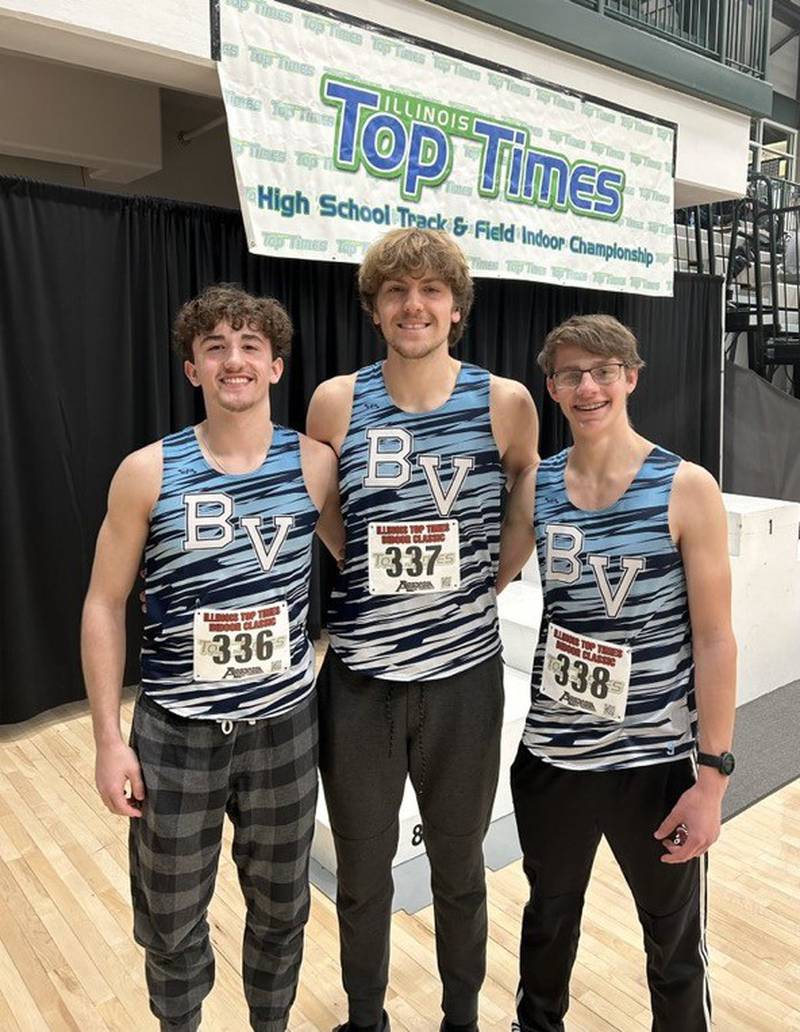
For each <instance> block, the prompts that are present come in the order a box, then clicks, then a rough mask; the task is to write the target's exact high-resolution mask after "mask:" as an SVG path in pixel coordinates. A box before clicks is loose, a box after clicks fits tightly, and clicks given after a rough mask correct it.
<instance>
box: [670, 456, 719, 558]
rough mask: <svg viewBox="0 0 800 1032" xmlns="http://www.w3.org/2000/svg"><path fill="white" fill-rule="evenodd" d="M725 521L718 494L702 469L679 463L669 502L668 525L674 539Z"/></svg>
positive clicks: (684, 461) (712, 479) (711, 477)
mask: <svg viewBox="0 0 800 1032" xmlns="http://www.w3.org/2000/svg"><path fill="white" fill-rule="evenodd" d="M724 521H725V506H724V504H723V501H722V492H721V491H720V489H719V484H718V483H717V481H716V480H715V479H714V477H713V476H712V475H711V473H709V471H708V470H707V469H705V468H704V467H703V466H699V465H697V463H694V462H687V461H686V460H681V463H680V465H679V466H678V468H677V470H676V472H675V478H674V480H673V486H672V496H671V498H670V525H671V526H672V528H673V536H674V537H675V538H676V539H680V538H682V537H685V536H686V535H687V534H692V533H695V532H697V533H704V532H705V530H708V529H709V528H710V527H711V526H713V525H714V524H715V523H716V524H720V523H721V522H724Z"/></svg>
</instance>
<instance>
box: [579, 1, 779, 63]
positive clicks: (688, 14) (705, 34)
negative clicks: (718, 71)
mask: <svg viewBox="0 0 800 1032" xmlns="http://www.w3.org/2000/svg"><path fill="white" fill-rule="evenodd" d="M572 2H573V3H577V4H580V5H581V6H582V7H588V8H590V9H591V10H594V11H597V12H598V13H599V14H604V15H607V16H608V17H609V18H617V19H619V20H620V21H623V22H626V23H627V24H629V25H635V26H636V27H637V28H639V29H643V30H644V31H645V32H649V33H651V34H653V35H656V36H662V37H663V38H664V39H668V40H671V41H672V42H673V43H678V44H679V45H680V46H682V47H687V48H688V49H690V50H695V51H697V52H698V53H700V54H704V55H705V56H706V57H709V58H711V59H712V60H715V61H719V62H721V63H722V64H725V65H728V66H729V67H731V68H735V69H737V71H740V72H744V73H745V74H747V75H752V76H755V77H756V78H758V79H763V78H764V77H765V74H766V69H767V54H768V43H769V21H770V10H771V0H572Z"/></svg>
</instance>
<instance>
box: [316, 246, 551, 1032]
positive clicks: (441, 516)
mask: <svg viewBox="0 0 800 1032" xmlns="http://www.w3.org/2000/svg"><path fill="white" fill-rule="evenodd" d="M359 290H360V294H361V300H362V304H363V305H364V307H365V309H366V310H367V312H369V314H370V315H371V317H372V319H373V321H374V323H375V326H376V327H377V328H378V330H379V331H380V333H381V335H382V337H383V338H384V340H385V342H386V345H387V350H386V358H385V360H384V361H379V362H376V363H375V364H373V365H371V366H367V367H366V368H365V369H361V370H359V371H358V372H357V373H355V374H353V375H351V376H340V377H336V378H334V379H333V380H329V381H327V382H326V383H324V384H322V385H321V386H320V387H319V388H318V389H317V391H316V393H315V395H314V397H313V399H312V402H311V407H310V409H309V414H308V432H309V434H310V435H311V436H312V437H316V438H317V439H318V440H321V441H325V442H326V443H328V444H330V445H331V446H332V447H333V449H334V450H335V451H336V452H337V453H338V455H339V483H340V492H341V503H342V515H343V517H344V522H345V528H346V538H347V546H346V556H345V563H344V568H343V570H342V572H341V574H340V577H339V581H338V583H337V585H336V588H335V590H334V593H333V598H332V608H331V614H330V619H329V623H328V627H329V631H330V637H331V648H330V649H329V651H328V655H327V658H326V660H325V663H324V666H323V668H322V670H321V672H320V677H319V681H318V687H319V699H320V769H321V772H322V777H323V784H324V787H325V795H326V799H327V803H328V811H329V814H330V819H331V828H332V831H333V836H334V842H335V846H336V854H337V862H338V869H337V878H338V889H337V903H336V905H337V911H338V917H339V934H340V942H341V961H342V974H343V981H344V987H345V990H346V992H347V997H348V1007H349V1020H348V1022H347V1023H346V1024H345V1025H344V1026H340V1032H361V1030H369V1032H375V1030H380V1032H385V1030H387V1029H388V1028H389V1019H388V1016H387V1015H386V1013H385V1011H384V1010H383V1003H384V997H385V993H386V987H387V981H388V966H389V930H390V921H391V904H392V876H391V864H392V858H393V856H394V853H395V851H396V848H397V843H398V813H399V809H400V802H401V799H402V796H403V789H404V786H405V781H406V776H407V775H410V777H411V781H412V784H413V786H414V788H415V790H416V794H417V799H418V801H419V807H420V813H421V817H422V826H423V829H424V837H425V845H426V848H427V852H428V858H429V860H430V864H431V886H432V890H433V901H434V914H435V920H436V947H437V958H438V965H439V972H440V975H441V978H442V983H443V1000H442V1009H443V1011H444V1016H445V1019H444V1021H443V1023H442V1028H443V1029H446V1030H448V1032H450V1030H455V1029H463V1030H465V1032H469V1030H475V1029H477V1016H478V991H479V989H480V986H481V983H482V981H483V978H484V974H485V966H486V888H485V878H484V864H483V853H482V843H483V838H484V835H485V833H486V830H487V826H488V822H489V818H490V814H491V807H492V801H493V799H494V794H495V788H496V784H497V776H498V766H499V756H500V730H501V725H502V719H503V683H502V663H501V658H500V639H499V635H498V625H497V615H496V605H495V577H496V572H497V561H498V546H499V538H500V507H501V495H502V493H503V491H504V489H505V484H506V481H507V480H509V481H513V479H514V478H515V476H516V475H517V474H518V473H519V472H520V471H522V470H523V469H525V468H526V467H527V466H529V465H530V464H531V463H532V462H533V461H534V459H535V456H536V439H537V422H536V411H535V408H534V405H533V401H532V400H531V397H530V394H529V393H528V391H527V390H526V389H525V388H524V387H523V386H522V385H521V384H518V383H515V382H513V381H510V380H504V379H500V378H499V377H495V376H491V375H490V374H489V373H488V372H486V370H483V369H479V368H477V367H475V366H472V365H468V364H466V363H465V362H460V361H458V360H457V359H456V358H454V357H453V356H452V355H451V353H450V347H451V346H452V345H454V344H455V343H456V342H457V341H458V339H459V338H460V337H461V335H462V333H463V331H464V326H465V324H466V321H467V317H468V315H469V312H470V308H471V305H472V297H473V288H472V282H471V279H470V275H469V270H468V268H467V265H466V261H465V259H464V256H463V254H462V253H461V251H460V250H459V248H458V247H457V245H456V244H455V243H454V242H453V240H452V239H451V238H450V237H448V236H447V234H445V233H441V232H435V231H432V230H417V229H411V230H394V231H392V232H390V233H388V234H386V236H384V237H383V238H382V239H381V240H379V241H377V242H376V243H375V244H373V245H372V247H371V248H370V249H369V251H368V252H367V254H366V256H365V258H364V261H363V263H362V265H361V268H360V271H359Z"/></svg>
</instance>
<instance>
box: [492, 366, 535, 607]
mask: <svg viewBox="0 0 800 1032" xmlns="http://www.w3.org/2000/svg"><path fill="white" fill-rule="evenodd" d="M490 396H491V417H492V433H493V435H494V439H495V442H496V443H497V450H498V451H499V452H500V460H501V462H502V463H503V469H504V471H505V474H506V484H507V486H508V488H509V492H510V493H509V497H508V499H507V504H506V515H505V519H504V520H503V527H502V531H501V536H500V562H499V566H498V572H497V590H498V592H500V591H502V590H503V588H505V587H506V585H507V584H509V583H510V582H511V581H512V580H513V579H514V578H515V577H516V576H517V574H518V573H519V571H520V570H521V569H522V567H523V566H524V565H525V563H526V562H527V560H528V558H529V556H530V554H531V552H532V551H533V545H534V536H533V500H534V491H535V489H536V467H537V466H538V463H539V453H538V451H537V447H538V443H539V419H538V416H537V414H536V406H535V405H534V403H533V398H532V397H531V395H530V391H529V390H528V389H527V387H525V386H524V385H523V384H521V383H518V382H517V381H516V380H507V379H505V378H504V377H501V376H493V377H492V379H491V387H490Z"/></svg>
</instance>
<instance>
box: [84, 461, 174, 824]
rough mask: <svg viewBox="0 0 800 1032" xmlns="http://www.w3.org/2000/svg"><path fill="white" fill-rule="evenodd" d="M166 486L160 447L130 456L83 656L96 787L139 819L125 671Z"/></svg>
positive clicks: (108, 527) (140, 794)
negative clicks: (131, 605) (126, 724)
mask: <svg viewBox="0 0 800 1032" xmlns="http://www.w3.org/2000/svg"><path fill="white" fill-rule="evenodd" d="M160 484H161V444H160V442H159V443H157V444H154V445H150V446H148V447H147V448H143V449H142V450H141V451H138V452H134V453H133V454H131V455H129V456H128V457H127V458H126V459H125V460H124V461H123V462H122V464H121V465H120V467H119V469H118V470H117V472H116V473H115V475H114V479H113V480H112V482H111V488H110V490H109V493H108V512H107V513H106V517H105V519H104V520H103V525H102V526H101V528H100V533H99V535H98V537H97V547H96V550H95V557H94V566H93V567H92V578H91V582H90V584H89V591H88V594H87V596H86V602H85V603H84V607H83V623H82V627H81V654H82V658H83V674H84V678H85V681H86V691H87V694H88V696H89V702H90V705H91V709H92V725H93V729H94V740H95V750H96V754H95V783H96V785H97V790H98V792H99V793H100V796H101V798H102V800H103V802H104V803H105V804H106V806H107V807H108V809H109V810H111V812H112V813H118V814H121V815H122V816H126V817H139V816H140V815H141V814H140V811H139V809H137V808H136V807H135V806H132V805H131V803H130V802H129V801H128V799H127V797H126V795H125V784H126V782H127V783H129V784H130V794H131V797H132V798H133V799H134V800H142V799H144V783H143V781H142V774H141V769H140V767H139V761H138V760H137V758H136V754H135V753H134V752H133V750H132V749H131V748H129V746H128V745H126V744H125V742H124V740H123V738H122V733H121V730H120V723H119V712H120V699H121V697H122V679H123V676H124V672H125V604H126V601H127V598H128V595H129V594H130V591H131V588H132V587H133V585H134V582H135V580H136V574H137V572H138V570H139V567H140V565H141V561H142V552H143V550H144V545H145V542H146V540H147V532H148V528H149V517H150V510H151V509H152V507H153V505H154V503H155V501H156V499H157V497H158V492H159V490H160Z"/></svg>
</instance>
